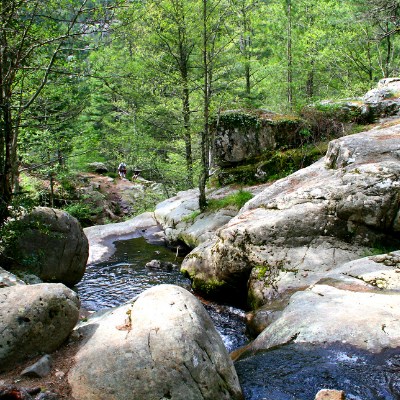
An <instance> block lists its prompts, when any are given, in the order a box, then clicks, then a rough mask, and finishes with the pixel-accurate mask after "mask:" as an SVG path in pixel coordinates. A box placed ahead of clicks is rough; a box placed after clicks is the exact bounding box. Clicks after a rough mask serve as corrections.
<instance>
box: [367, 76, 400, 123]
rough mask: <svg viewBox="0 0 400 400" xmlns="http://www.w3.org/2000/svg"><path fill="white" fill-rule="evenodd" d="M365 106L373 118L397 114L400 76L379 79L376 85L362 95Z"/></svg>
mask: <svg viewBox="0 0 400 400" xmlns="http://www.w3.org/2000/svg"><path fill="white" fill-rule="evenodd" d="M363 101H364V103H365V107H366V109H367V110H368V112H369V113H370V114H371V115H373V116H374V117H375V118H382V117H390V116H394V115H398V114H399V111H400V78H385V79H381V80H380V81H379V83H378V87H377V88H375V89H372V90H370V91H369V92H367V93H366V94H365V96H364V97H363Z"/></svg>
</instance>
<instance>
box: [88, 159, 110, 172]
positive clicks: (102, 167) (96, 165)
mask: <svg viewBox="0 0 400 400" xmlns="http://www.w3.org/2000/svg"><path fill="white" fill-rule="evenodd" d="M88 168H89V171H91V172H97V173H98V174H105V173H107V172H108V167H107V165H106V164H104V163H102V162H98V161H95V162H92V163H90V164H88Z"/></svg>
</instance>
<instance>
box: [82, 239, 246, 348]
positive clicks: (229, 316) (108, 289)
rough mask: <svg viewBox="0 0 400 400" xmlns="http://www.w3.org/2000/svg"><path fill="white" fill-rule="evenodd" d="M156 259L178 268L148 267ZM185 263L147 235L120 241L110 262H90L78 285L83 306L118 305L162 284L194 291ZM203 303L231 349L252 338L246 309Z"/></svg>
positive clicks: (226, 344) (88, 308) (87, 307)
mask: <svg viewBox="0 0 400 400" xmlns="http://www.w3.org/2000/svg"><path fill="white" fill-rule="evenodd" d="M154 259H156V260H160V261H163V262H170V263H172V264H174V265H175V267H174V268H172V269H171V270H166V269H157V270H151V269H148V268H146V263H148V262H149V261H151V260H154ZM181 262H182V257H176V254H174V252H172V251H171V250H169V249H167V248H166V247H164V246H160V245H154V244H149V243H148V242H147V241H146V240H145V239H144V238H138V239H131V240H124V241H118V242H116V251H115V253H114V254H113V255H112V256H111V257H110V258H109V259H108V260H107V261H106V262H102V263H99V264H93V265H88V267H87V269H86V273H85V275H84V277H83V279H82V281H81V282H79V284H78V285H77V288H78V292H79V296H80V298H81V302H82V306H83V307H84V308H86V309H87V310H93V311H98V310H102V309H105V308H111V307H116V306H119V305H120V304H123V303H125V302H126V301H128V300H130V299H132V298H133V297H135V296H137V295H138V294H140V293H142V292H143V291H144V290H146V289H148V288H150V287H152V286H155V285H159V284H162V283H170V284H175V285H179V286H182V287H184V288H186V289H188V290H190V281H189V279H187V278H185V277H184V276H183V275H182V274H181V273H180V272H179V267H180V264H181ZM203 304H204V306H205V308H206V310H207V311H208V313H209V314H210V316H211V318H212V319H213V321H214V325H215V327H216V328H217V330H218V332H219V333H220V335H221V337H222V339H223V341H224V343H225V346H226V347H227V349H228V351H232V350H235V349H236V348H238V347H240V346H243V345H244V344H245V343H246V342H247V341H248V339H247V337H246V335H245V330H246V327H245V324H244V321H243V315H244V314H243V311H242V310H239V309H237V308H234V307H230V306H223V305H218V304H215V303H210V302H205V303H203Z"/></svg>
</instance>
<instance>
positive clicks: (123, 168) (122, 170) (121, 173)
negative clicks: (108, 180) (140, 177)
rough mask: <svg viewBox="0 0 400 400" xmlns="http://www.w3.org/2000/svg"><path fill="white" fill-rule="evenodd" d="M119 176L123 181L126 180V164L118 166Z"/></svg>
mask: <svg viewBox="0 0 400 400" xmlns="http://www.w3.org/2000/svg"><path fill="white" fill-rule="evenodd" d="M118 174H119V176H120V177H121V179H125V178H126V164H125V163H123V162H122V163H121V164H119V165H118Z"/></svg>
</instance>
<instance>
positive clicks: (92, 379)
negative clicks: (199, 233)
mask: <svg viewBox="0 0 400 400" xmlns="http://www.w3.org/2000/svg"><path fill="white" fill-rule="evenodd" d="M80 331H81V332H82V334H83V335H84V337H85V338H86V341H85V343H84V344H83V346H82V347H81V348H80V350H79V351H78V353H77V355H76V358H75V361H76V362H75V365H74V367H73V368H72V370H71V371H70V373H69V376H68V380H69V383H70V385H71V388H72V394H73V396H74V397H75V398H78V399H80V400H88V399H93V400H94V399H96V400H102V399H107V400H109V399H119V400H128V399H168V398H170V399H175V400H180V399H182V400H183V399H185V400H191V399H193V400H197V399H199V400H200V399H202V400H203V399H209V400H215V399H242V394H241V389H240V386H239V382H238V378H237V375H236V372H235V369H234V367H233V363H232V361H231V360H230V358H229V355H228V354H227V351H226V349H225V347H224V345H223V343H222V339H221V337H220V336H219V334H218V333H217V331H216V329H215V327H214V326H213V323H212V321H211V319H210V317H209V316H208V314H207V313H206V311H205V310H204V308H203V306H202V305H201V303H200V302H199V301H198V300H197V299H196V298H195V297H194V296H193V295H191V294H190V293H189V292H188V291H186V290H185V289H183V288H180V287H178V286H173V285H160V286H156V287H153V288H151V289H149V290H147V291H145V292H143V293H142V294H141V295H140V296H139V297H138V298H137V300H136V301H135V302H133V303H128V304H126V305H123V306H121V307H118V308H117V309H114V310H113V311H111V312H108V313H106V314H104V315H103V316H101V317H99V318H96V319H95V320H93V322H91V321H90V320H89V323H88V324H87V325H85V326H83V327H82V328H80Z"/></svg>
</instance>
